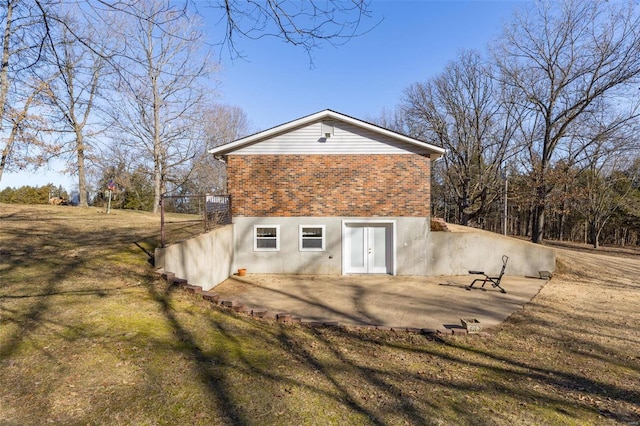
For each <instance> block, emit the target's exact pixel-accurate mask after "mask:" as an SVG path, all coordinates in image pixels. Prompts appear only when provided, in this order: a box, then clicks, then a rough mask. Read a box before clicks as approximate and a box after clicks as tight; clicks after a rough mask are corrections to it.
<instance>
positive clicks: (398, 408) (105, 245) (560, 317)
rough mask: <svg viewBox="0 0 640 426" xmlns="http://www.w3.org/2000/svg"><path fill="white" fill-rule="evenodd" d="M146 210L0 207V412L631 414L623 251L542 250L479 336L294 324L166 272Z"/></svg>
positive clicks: (637, 419) (633, 313)
mask: <svg viewBox="0 0 640 426" xmlns="http://www.w3.org/2000/svg"><path fill="white" fill-rule="evenodd" d="M158 235H159V218H158V217H156V216H153V215H151V214H148V213H140V212H129V211H119V210H116V211H112V213H111V214H110V215H106V214H104V212H102V211H100V210H98V209H95V208H89V209H81V208H74V207H62V206H55V207H53V206H15V205H6V204H0V380H1V386H0V424H2V425H30V424H65V425H70V424H136V425H138V424H142V425H144V424H172V425H180V424H207V425H212V424H213V425H215V424H220V425H245V424H246V425H270V424H277V425H281V424H304V425H307V424H308V425H313V424H320V425H324V424H336V425H337V424H339V425H344V424H376V425H387V424H389V425H396V424H427V425H428V424H434V425H443V424H444V425H448V424H451V425H464V424H470V425H484V424H495V425H518V424H569V425H571V424H575V425H585V424H594V425H596V424H597V425H601V424H605V425H606V424H630V425H640V333H639V332H638V325H639V324H640V284H639V283H638V280H637V278H638V277H639V276H640V254H639V252H637V251H636V252H634V251H632V250H626V251H624V252H622V250H619V251H610V252H597V253H596V252H592V251H588V250H581V251H576V250H575V249H573V248H572V249H568V248H557V250H558V259H559V268H558V269H559V271H558V273H557V274H556V275H555V276H554V278H553V279H552V280H551V281H550V282H549V283H547V284H546V285H545V287H544V288H543V289H542V291H541V293H540V294H539V295H538V296H536V297H535V298H534V299H533V301H532V303H531V304H529V305H527V306H526V307H525V309H523V310H521V311H519V312H518V313H516V314H515V315H513V316H512V317H510V318H509V319H508V320H507V321H506V322H505V323H504V324H503V325H501V326H500V327H498V328H497V329H494V330H493V332H492V336H491V337H489V338H481V337H477V336H465V337H454V336H451V337H447V338H444V339H434V338H431V337H428V336H423V335H419V334H411V333H392V332H380V331H365V330H357V329H342V328H335V329H312V328H307V327H304V326H301V325H290V324H278V323H274V322H268V321H261V320H254V319H251V318H249V317H246V316H243V315H241V314H234V313H232V312H230V311H227V310H225V309H223V308H218V307H214V306H211V305H210V304H209V303H207V302H205V301H203V300H201V299H200V298H198V296H194V295H190V294H187V293H186V292H182V291H180V290H176V289H173V288H171V287H168V286H167V285H166V283H164V282H163V281H162V280H161V279H160V278H159V277H158V276H157V275H156V274H155V273H154V271H153V268H152V266H151V265H150V264H149V263H148V261H147V259H148V258H147V256H146V254H145V253H144V251H143V250H142V249H141V248H140V247H142V248H143V249H145V250H147V251H150V250H152V249H153V247H154V246H155V245H157V244H158V239H159V237H158Z"/></svg>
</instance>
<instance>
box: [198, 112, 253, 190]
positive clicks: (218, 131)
mask: <svg viewBox="0 0 640 426" xmlns="http://www.w3.org/2000/svg"><path fill="white" fill-rule="evenodd" d="M200 122H201V123H202V136H201V138H200V139H201V141H202V142H203V143H202V145H201V146H200V149H199V152H198V155H197V156H196V157H195V158H194V159H193V163H192V166H191V168H190V175H189V182H190V184H191V188H192V190H193V191H194V192H198V193H211V192H225V191H226V188H227V179H226V165H225V164H224V163H222V162H220V161H218V160H216V159H215V158H213V157H212V156H211V154H209V150H210V149H211V148H214V147H216V146H218V145H222V144H225V143H228V142H232V141H234V140H236V139H239V138H241V137H244V136H246V135H247V134H249V128H250V125H249V119H248V117H247V114H246V113H245V112H244V111H243V110H242V109H241V108H240V107H237V106H230V105H214V106H212V107H208V108H205V110H204V111H203V112H202V115H201V119H200Z"/></svg>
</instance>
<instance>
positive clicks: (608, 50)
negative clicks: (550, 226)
mask: <svg viewBox="0 0 640 426" xmlns="http://www.w3.org/2000/svg"><path fill="white" fill-rule="evenodd" d="M494 56H495V59H496V62H497V64H498V67H499V69H500V71H501V74H502V79H503V82H504V83H505V84H507V85H509V86H511V87H512V88H513V89H514V90H516V91H517V93H518V98H517V102H516V104H517V105H518V107H519V108H520V109H521V111H522V113H523V115H524V116H526V118H525V119H524V120H523V121H522V130H523V135H524V139H527V140H528V143H529V153H530V167H531V168H532V172H533V176H534V183H533V185H534V187H535V192H536V200H535V201H536V202H535V218H534V221H533V232H532V241H533V242H537V243H541V242H542V241H543V238H544V228H545V208H546V206H547V197H548V195H549V193H550V191H551V190H552V189H553V185H552V183H551V182H549V181H548V179H547V174H548V172H549V170H550V168H551V167H552V165H553V164H554V162H555V161H557V160H559V159H562V158H563V155H562V152H561V151H562V149H561V147H562V146H566V144H568V143H569V140H571V138H570V135H571V134H572V133H577V131H576V127H575V126H576V123H577V121H578V119H579V118H580V117H583V116H584V115H585V114H589V113H590V111H591V108H592V107H593V105H594V104H595V103H597V101H599V100H607V101H608V102H609V104H610V105H613V104H615V103H616V102H617V101H621V102H624V99H625V98H626V97H627V96H628V93H630V91H628V90H629V88H630V85H631V84H634V83H637V82H638V77H639V76H640V20H639V17H638V14H637V13H636V10H635V7H634V4H633V3H632V2H629V3H622V2H600V1H577V0H566V1H563V2H561V3H558V2H550V1H549V2H546V1H545V2H539V3H536V5H535V6H533V7H530V8H528V9H526V10H525V12H524V13H521V14H517V15H515V17H514V19H513V21H512V22H510V23H509V24H508V25H507V26H506V27H505V29H504V32H503V35H502V37H501V39H500V40H499V41H498V43H497V45H496V46H495V48H494ZM627 91H628V92H627Z"/></svg>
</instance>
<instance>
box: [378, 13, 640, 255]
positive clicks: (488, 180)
mask: <svg viewBox="0 0 640 426" xmlns="http://www.w3.org/2000/svg"><path fill="white" fill-rule="evenodd" d="M639 88H640V16H639V14H638V8H637V6H636V4H635V3H634V2H628V3H627V2H600V1H577V0H566V1H563V2H545V1H542V2H535V3H530V4H528V5H525V6H524V7H522V8H521V9H520V10H518V12H517V13H516V14H515V15H514V17H513V19H512V20H511V21H509V22H507V23H506V24H505V26H504V28H503V31H502V33H501V34H500V35H499V36H498V38H497V39H496V40H495V41H494V42H493V43H492V44H491V45H490V48H489V51H488V53H487V54H486V55H483V54H482V53H480V52H475V51H463V52H461V53H460V54H459V55H458V56H457V58H455V59H454V60H452V61H451V62H450V63H449V64H448V65H447V66H446V67H445V69H444V70H443V71H442V72H441V73H439V74H438V75H436V76H433V77H431V78H429V79H427V80H426V81H424V82H418V83H415V84H413V85H411V86H410V87H408V88H407V89H406V90H405V91H404V93H403V95H402V98H401V102H400V104H399V105H398V106H397V107H396V108H395V109H394V110H392V111H385V112H383V114H382V115H381V116H380V117H378V118H376V119H374V121H375V122H376V123H378V124H380V125H383V126H386V127H389V128H392V129H395V130H398V131H401V132H403V133H406V134H408V135H410V136H413V137H416V138H418V139H420V140H425V141H427V142H430V143H433V144H435V145H438V146H441V147H444V148H446V150H447V153H446V155H445V156H444V157H443V159H442V160H441V161H438V162H435V163H434V164H433V171H432V176H433V182H432V188H433V192H432V203H433V214H434V215H436V216H442V217H444V218H445V219H446V220H447V221H450V222H453V223H460V224H463V225H469V226H476V227H481V228H485V229H490V230H493V231H496V232H500V231H502V232H504V231H505V229H506V231H507V233H509V234H511V235H522V236H527V237H529V238H530V239H531V240H532V241H533V242H536V243H541V242H542V241H543V240H544V238H555V239H571V240H576V241H585V242H588V243H590V244H593V245H594V246H595V247H597V246H598V245H599V243H600V241H606V242H607V243H615V244H637V243H638V233H639V232H640V228H639V226H638V225H639V222H640V221H639V218H640V206H639V201H640V193H639V191H640V189H639V184H640V181H639V178H638V177H639V175H640V155H639V154H640V137H639V136H640V120H639V118H640V90H638V89H639ZM505 193H506V194H505ZM505 196H506V198H505ZM505 208H506V210H507V211H506V214H505V211H504V210H505Z"/></svg>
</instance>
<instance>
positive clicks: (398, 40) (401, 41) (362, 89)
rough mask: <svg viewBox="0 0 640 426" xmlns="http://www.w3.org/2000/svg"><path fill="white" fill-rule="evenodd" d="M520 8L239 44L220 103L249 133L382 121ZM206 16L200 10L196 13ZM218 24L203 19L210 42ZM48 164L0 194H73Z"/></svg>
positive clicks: (443, 13) (392, 17) (416, 5)
mask: <svg viewBox="0 0 640 426" xmlns="http://www.w3.org/2000/svg"><path fill="white" fill-rule="evenodd" d="M522 5H523V1H428V0H423V1H420V0H414V1H382V0H372V2H371V6H370V10H371V11H372V14H373V18H372V19H371V20H370V21H368V22H367V21H365V22H363V25H364V26H365V27H366V26H371V25H373V24H375V23H376V22H379V21H380V23H379V25H378V26H377V27H375V28H373V29H372V30H371V31H369V32H368V33H366V34H364V35H362V36H360V37H356V38H353V39H351V40H350V41H349V42H348V43H346V44H344V45H341V46H337V47H334V46H331V45H324V46H323V47H322V48H321V49H319V50H315V51H314V52H313V54H312V55H313V67H311V66H310V62H309V57H308V56H307V53H306V52H305V51H304V50H303V49H301V48H297V47H294V46H291V45H288V44H286V43H284V42H282V41H280V40H277V39H272V38H266V39H261V40H238V44H237V46H238V48H239V49H240V50H242V51H243V53H244V54H245V56H246V58H245V59H236V60H233V61H232V60H230V58H229V56H228V55H226V54H225V53H224V52H223V54H222V64H221V70H220V72H219V73H218V75H217V79H218V80H219V89H218V91H219V95H220V96H219V98H218V99H217V101H218V102H222V103H225V104H230V105H236V106H239V107H241V108H242V109H243V110H244V111H245V112H246V113H247V115H248V117H249V119H250V121H251V123H252V126H253V130H263V129H266V128H269V127H273V126H276V125H278V124H281V123H284V122H287V121H290V120H294V119H296V118H299V117H302V116H305V115H308V114H311V113H314V112H317V111H320V110H323V109H326V108H329V109H333V110H336V111H338V112H341V113H344V114H347V115H351V116H353V117H356V118H363V119H366V118H371V117H376V116H378V115H380V113H381V112H382V110H383V108H387V109H389V110H391V109H393V108H394V106H395V105H396V104H397V103H398V102H399V100H400V97H401V96H402V91H403V90H404V89H405V88H406V87H408V86H409V85H410V84H412V83H415V82H419V81H425V80H427V79H428V78H430V77H432V76H434V75H435V74H437V73H439V72H441V71H442V70H443V68H444V66H445V65H446V64H447V62H449V61H450V60H452V59H454V57H455V56H456V54H457V52H458V51H460V50H461V49H477V50H480V51H484V50H485V48H486V46H487V44H488V43H489V42H490V41H491V40H492V39H493V38H494V37H496V36H497V35H498V34H499V32H500V28H501V25H502V22H503V21H504V20H508V19H509V18H510V16H511V15H512V13H513V11H514V9H516V8H518V7H520V6H522ZM201 11H202V12H205V13H206V9H201ZM215 22H216V19H215V17H213V16H209V17H207V19H206V20H205V23H206V25H209V26H210V28H208V30H209V31H210V33H211V36H212V41H215V40H213V39H214V38H215V37H216V30H215V28H213V25H214V24H215ZM61 168H62V166H60V165H56V164H52V165H51V166H50V167H49V169H48V170H47V169H42V170H41V171H40V172H38V173H35V174H34V173H17V174H15V173H11V174H10V173H5V174H4V175H3V177H2V181H0V188H4V187H7V186H12V187H16V186H22V185H44V184H46V183H53V184H54V185H56V186H57V185H62V186H63V187H64V188H66V189H68V190H72V189H73V188H74V187H75V186H77V184H75V179H74V178H73V177H71V176H65V175H62V174H60V173H56V171H57V170H60V169H61Z"/></svg>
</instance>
